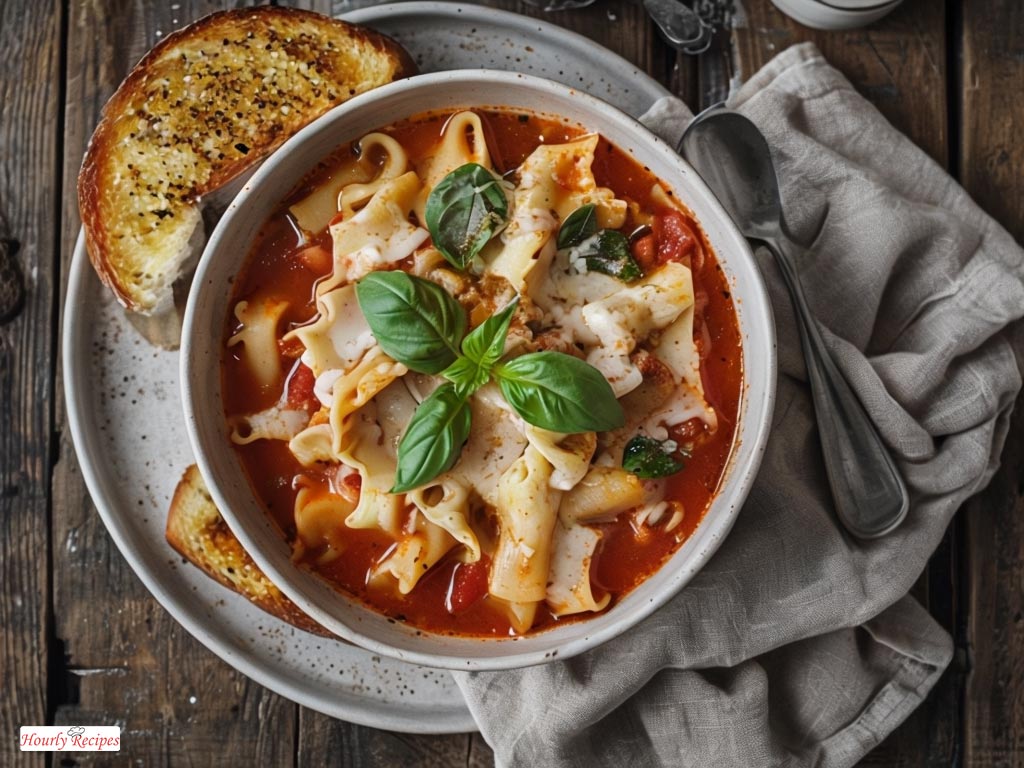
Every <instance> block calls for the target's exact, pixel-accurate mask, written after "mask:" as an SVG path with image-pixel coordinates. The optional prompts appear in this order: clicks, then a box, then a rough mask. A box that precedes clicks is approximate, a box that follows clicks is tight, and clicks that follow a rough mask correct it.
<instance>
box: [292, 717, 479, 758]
mask: <svg viewBox="0 0 1024 768" xmlns="http://www.w3.org/2000/svg"><path fill="white" fill-rule="evenodd" d="M481 745H482V747H481ZM325 755H330V756H331V759H332V760H334V761H336V762H337V763H338V764H339V765H344V766H346V768H389V767H390V766H395V765H401V766H408V767H409V768H449V767H450V766H456V765H457V766H466V768H490V766H491V765H493V757H492V755H491V752H490V750H489V749H488V748H487V745H486V744H483V739H481V738H480V737H479V736H476V737H475V739H474V737H472V736H470V735H469V734H454V735H450V736H418V735H413V734H405V733H392V732H390V731H381V730H377V729H375V728H366V727H363V726H359V725H353V724H352V723H346V722H343V721H341V720H334V719H332V718H330V717H327V716H326V715H322V714H320V713H319V712H314V711H313V710H311V709H306V708H302V709H300V712H299V743H298V766H299V768H316V766H320V765H323V764H324V756H325Z"/></svg>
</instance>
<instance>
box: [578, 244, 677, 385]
mask: <svg viewBox="0 0 1024 768" xmlns="http://www.w3.org/2000/svg"><path fill="white" fill-rule="evenodd" d="M692 305H693V281H692V278H691V275H690V270H689V268H688V267H686V266H684V265H682V264H679V263H677V262H671V261H670V262H668V263H667V264H665V265H663V266H662V267H660V268H659V269H657V270H656V271H654V272H652V273H650V274H649V275H647V276H646V277H644V278H643V279H642V280H640V281H638V282H637V283H634V284H633V285H630V286H626V287H623V288H622V289H620V290H619V291H618V292H616V293H614V294H612V295H611V296H608V297H607V298H604V299H601V300H599V301H594V302H591V303H589V304H587V305H585V306H584V307H583V309H582V310H581V314H582V317H583V321H584V322H585V323H586V324H587V326H588V327H589V328H590V330H591V331H592V332H593V333H594V335H595V336H597V338H598V339H599V340H600V346H598V347H596V348H594V349H592V350H590V351H589V354H588V355H587V362H588V363H590V364H591V365H593V366H594V367H595V368H597V370H599V371H600V372H601V373H602V374H604V376H605V378H606V379H608V383H609V384H610V385H611V387H612V391H613V392H615V395H616V397H622V396H623V395H625V394H627V393H628V392H630V391H632V390H634V389H636V388H637V387H638V386H639V385H640V383H641V382H642V381H643V375H642V374H641V372H640V370H639V369H638V368H637V367H636V366H635V365H634V364H633V363H632V362H631V361H630V359H629V355H630V353H631V352H632V351H633V350H634V349H635V348H636V345H637V343H638V342H640V341H642V340H643V339H645V338H646V337H647V336H648V334H650V333H651V332H652V331H656V330H661V329H663V328H665V327H667V326H668V325H670V324H671V323H672V322H674V321H675V320H676V319H677V318H678V317H679V316H680V315H681V314H682V313H683V311H684V310H686V309H687V308H689V307H691V306H692Z"/></svg>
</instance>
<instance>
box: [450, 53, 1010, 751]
mask: <svg viewBox="0 0 1024 768" xmlns="http://www.w3.org/2000/svg"><path fill="white" fill-rule="evenodd" d="M730 106H732V107H734V108H736V109H738V110H739V111H740V112H742V113H744V114H745V115H747V116H748V117H750V118H751V119H752V120H753V121H754V122H755V123H756V124H757V125H758V126H759V127H760V128H761V130H762V131H763V132H764V133H765V135H766V136H767V138H768V142H769V144H770V145H771V148H772V154H773V157H774V159H775V161H776V164H777V166H778V171H779V177H780V180H781V184H782V187H783V195H784V203H785V210H786V214H787V220H788V223H789V225H790V229H791V230H792V231H793V234H794V236H795V239H796V240H797V241H799V242H802V243H803V244H804V245H806V246H809V247H810V253H809V254H808V257H807V259H806V260H805V262H804V263H803V264H800V265H799V267H800V271H801V276H802V280H803V284H804V287H805V288H806V291H807V295H808V300H809V302H810V306H811V309H812V311H813V312H814V313H815V315H816V317H817V318H818V320H819V323H820V325H821V327H822V331H823V334H824V336H825V340H826V343H828V345H829V346H830V348H831V350H832V351H833V352H834V353H835V355H836V357H837V359H838V361H839V364H840V365H841V367H842V369H843V370H844V371H845V373H846V374H847V376H848V377H849V379H850V382H851V384H852V385H853V387H854V389H855V390H856V391H857V392H858V394H859V395H860V397H861V399H862V400H863V401H864V403H865V406H866V407H867V409H868V411H869V413H870V414H871V416H872V418H873V419H874V421H875V422H876V423H877V424H878V426H879V428H880V429H881V431H882V434H883V436H884V438H885V440H886V441H887V442H888V444H889V445H890V446H891V447H892V449H893V451H894V452H895V454H896V456H897V457H898V459H899V462H900V467H901V469H902V471H903V473H904V475H905V477H906V480H907V483H908V486H909V487H910V490H911V494H912V508H911V512H910V515H909V517H908V519H907V521H906V522H905V523H904V524H903V526H902V527H901V528H900V529H899V530H898V531H896V532H895V533H893V534H892V535H890V536H888V537H886V538H884V539H882V540H880V541H875V542H868V543H865V542H858V541H854V540H852V539H850V538H848V537H846V536H845V535H844V534H843V532H842V531H841V530H840V529H839V528H838V526H837V523H836V521H835V519H834V516H833V512H832V503H831V496H830V492H829V489H828V486H827V484H826V481H825V472H824V467H823V465H822V460H821V457H820V453H819V445H818V440H817V434H816V431H815V424H814V412H813V408H812V405H811V400H810V396H809V393H808V387H807V382H806V376H805V369H804V365H803V357H802V353H801V349H800V343H799V340H798V335H797V330H796V325H795V323H794V319H793V312H792V308H791V305H790V301H789V297H788V295H787V293H786V290H785V287H784V285H783V283H782V281H781V278H780V276H779V274H778V272H777V271H776V268H775V266H774V264H773V263H772V261H771V258H770V256H769V255H768V254H767V253H765V252H763V251H762V252H760V253H759V254H758V259H759V261H760V264H761V266H762V268H763V270H764V272H765V274H766V277H767V282H768V289H769V292H770V294H771V299H772V304H773V306H774V310H775V318H776V324H777V327H778V337H779V366H780V369H779V383H778V402H777V404H776V408H775V414H774V419H773V431H772V436H771V438H770V441H769V445H768V450H767V454H766V456H765V459H764V464H763V467H762V469H761V473H760V476H759V477H758V479H757V482H756V484H755V486H754V488H753V491H752V493H751V495H750V498H749V500H748V502H747V504H746V506H745V507H744V509H743V511H742V512H741V514H740V516H739V519H738V520H737V522H736V525H735V527H734V528H733V530H732V532H731V533H730V535H729V537H728V538H727V540H726V541H725V543H724V544H723V546H722V548H721V550H720V551H719V552H718V553H717V554H716V555H715V557H714V558H713V559H712V560H711V562H710V563H709V564H708V565H707V567H705V568H704V570H703V571H701V573H700V574H698V576H697V577H696V578H695V579H694V580H693V581H692V582H691V584H690V585H689V586H687V587H686V589H684V590H683V591H682V592H681V593H680V594H679V595H678V596H677V597H676V598H675V599H674V600H673V601H671V602H670V603H669V604H668V605H667V606H666V607H665V608H664V609H663V610H661V611H659V612H657V613H656V614H655V615H653V616H652V617H651V618H649V619H648V620H646V621H645V622H644V623H643V624H641V625H640V626H638V627H637V628H635V629H634V630H633V631H630V632H628V633H626V634H625V635H623V636H621V637H619V638H617V639H616V640H613V641H611V642H609V643H607V644H606V645H604V646H602V647H601V648H599V649H597V650H595V651H593V652H591V653H588V654H585V655H583V656H580V657H577V658H574V659H570V660H568V661H565V662H559V663H554V664H548V665H545V666H541V667H533V668H530V669H524V670H516V671H512V672H503V673H456V674H455V679H456V681H457V683H458V684H459V686H460V688H461V689H462V692H463V693H464V694H465V697H466V700H467V702H468V703H469V708H470V710H471V711H472V713H473V716H474V717H475V718H476V721H477V723H478V724H479V726H480V730H481V731H482V733H483V735H484V737H485V738H486V739H487V741H488V743H489V744H490V745H491V746H492V747H493V749H494V752H495V756H496V760H497V763H498V765H499V766H586V768H596V767H597V766H616V768H618V767H619V766H622V765H627V764H639V765H644V766H647V765H664V766H716V768H719V767H722V766H737V767H739V766H742V767H743V768H750V767H751V766H779V765H781V766H812V765H813V766H822V767H824V768H831V767H833V766H850V765H853V764H854V763H856V762H857V761H858V760H859V759H860V758H861V757H862V756H863V755H864V754H865V753H866V752H867V751H868V750H870V749H871V748H872V747H874V746H875V745H876V744H878V743H879V742H880V741H881V740H882V739H883V738H884V737H885V736H886V735H887V734H888V733H890V732H891V731H892V730H893V729H894V728H895V727H896V726H897V725H898V724H899V723H900V722H901V721H902V720H903V719H904V718H905V717H906V716H907V715H908V714H909V713H910V712H911V711H912V710H913V708H914V707H915V706H917V704H919V703H920V702H921V701H922V699H923V698H924V697H925V695H926V694H927V693H928V691H929V690H930V689H931V687H932V686H933V685H934V683H935V682H936V680H937V679H938V678H939V676H940V675H941V674H942V671H943V669H945V667H946V665H947V664H948V663H949V660H950V657H951V655H952V644H951V642H950V638H949V637H948V635H947V634H946V633H945V632H944V631H943V630H942V628H941V627H939V626H938V625H937V624H936V623H935V622H934V621H933V620H932V618H931V617H930V616H929V615H928V614H927V612H925V611H924V610H923V609H922V608H921V607H920V606H919V605H918V604H917V603H916V602H915V601H914V600H913V598H911V597H908V596H907V590H908V589H909V588H910V587H911V585H912V584H913V583H914V581H915V579H916V578H917V577H918V575H919V574H920V573H921V571H922V569H923V568H924V566H925V564H926V562H927V560H928V557H929V556H930V555H931V553H932V551H933V550H934V549H935V547H936V545H937V544H938V542H939V540H940V539H941V537H942V534H943V531H945V529H946V525H947V524H948V522H949V520H950V518H951V517H952V515H953V513H954V512H955V511H956V509H957V508H958V507H959V506H960V505H961V503H962V502H963V501H964V500H965V499H966V498H967V497H968V496H970V495H971V494H973V493H975V492H976V491H978V490H979V489H980V488H981V487H983V486H984V485H985V483H987V482H988V480H989V479H990V478H991V476H992V474H993V472H994V471H995V469H996V465H997V462H998V456H999V453H1000V449H1001V447H1002V445H1003V441H1004V438H1005V436H1006V431H1007V428H1008V422H1009V414H1010V410H1011V408H1012V405H1013V402H1014V398H1015V395H1016V393H1017V391H1018V389H1019V388H1020V374H1019V369H1018V364H1017V360H1016V358H1015V355H1014V351H1013V345H1012V344H1011V343H1010V340H1009V338H1008V331H1007V330H1006V329H1007V326H1008V324H1010V323H1012V322H1013V321H1014V320H1016V319H1018V318H1019V317H1021V316H1022V314H1024V253H1022V251H1021V249H1020V248H1019V247H1018V246H1017V245H1016V244H1015V243H1014V242H1013V240H1012V238H1011V237H1010V236H1009V235H1008V234H1007V233H1006V232H1005V231H1004V230H1003V229H1002V228H1000V227H999V226H998V225H997V224H996V223H995V222H994V221H992V219H990V218H989V217H988V216H986V215H985V214H984V212H982V211H981V210H980V209H979V208H978V207H977V206H976V205H975V204H974V203H973V202H971V200H970V199H969V198H968V196H967V195H966V193H965V192H964V191H963V190H962V189H961V188H960V187H959V186H958V185H957V184H956V183H955V182H954V181H953V180H952V179H951V178H950V177H949V176H948V175H946V173H945V172H944V171H943V170H942V169H941V168H940V167H939V166H937V165H936V164H935V163H934V162H932V161H931V160H930V159H929V158H928V157H927V156H926V155H925V154H924V153H923V152H922V151H921V150H919V149H918V148H917V147H915V146H914V145H913V144H911V142H910V141H908V140H907V139H906V137H904V136H902V135H901V134H900V133H898V132H897V131H896V130H895V129H893V127H892V126H891V125H889V123H888V122H886V120H885V119H884V118H883V117H882V116H881V115H880V114H879V113H878V112H877V111H876V110H875V109H874V108H873V107H872V106H871V105H870V104H869V103H868V102H867V101H865V100H864V99H863V98H861V97H860V96H859V95H858V94H857V93H856V92H855V91H854V90H853V88H852V87H851V85H850V84H849V82H847V80H846V79H845V78H844V77H843V76H842V75H841V74H839V73H838V72H837V71H836V70H834V69H833V68H832V67H830V66H829V65H828V64H827V63H826V62H825V61H824V59H823V58H822V57H821V55H820V54H819V53H818V51H817V49H816V48H814V47H813V46H811V45H802V46H798V47H795V48H791V49H790V50H787V51H785V52H784V53H782V54H780V55H779V56H778V57H776V58H775V59H774V60H773V61H772V62H770V63H769V64H768V65H767V66H766V67H765V68H764V69H763V70H762V71H761V72H759V73H758V74H757V75H756V76H754V77H753V78H752V79H751V80H750V81H749V82H747V83H746V84H745V85H744V86H743V87H741V88H740V89H739V91H738V92H737V93H736V94H734V96H733V97H732V98H731V99H730ZM646 117H647V118H648V124H650V125H652V126H653V127H654V129H655V130H656V131H657V132H660V133H661V134H662V136H664V137H665V138H666V139H668V140H669V141H673V142H674V140H675V139H677V138H678V137H679V135H681V132H682V129H683V127H684V125H685V121H686V120H687V119H689V117H690V113H689V112H688V111H687V110H686V109H685V107H683V106H682V105H681V104H680V102H678V101H675V100H664V101H663V102H662V103H660V104H658V105H657V106H656V108H655V109H653V110H652V112H651V113H650V114H649V115H647V116H646ZM826 205H827V206H828V207H827V211H828V213H827V215H826V214H825V211H826ZM823 219H824V221H823V223H822V220H823Z"/></svg>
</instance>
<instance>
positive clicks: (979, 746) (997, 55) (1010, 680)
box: [959, 0, 1024, 768]
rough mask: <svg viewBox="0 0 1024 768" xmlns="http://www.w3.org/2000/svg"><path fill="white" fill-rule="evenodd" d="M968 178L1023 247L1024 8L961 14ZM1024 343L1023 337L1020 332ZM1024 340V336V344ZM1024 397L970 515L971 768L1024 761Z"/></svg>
mask: <svg viewBox="0 0 1024 768" xmlns="http://www.w3.org/2000/svg"><path fill="white" fill-rule="evenodd" d="M962 13H963V16H962V19H961V23H960V28H961V30H962V39H961V41H960V43H961V50H962V59H963V70H962V73H961V77H960V80H959V82H960V86H961V98H962V102H961V105H960V114H961V115H962V129H961V134H960V163H959V166H960V167H959V170H960V179H961V182H962V183H963V185H964V187H965V188H966V189H967V191H968V192H969V193H970V194H971V196H972V197H973V198H974V199H975V200H976V201H977V202H978V203H979V204H980V205H981V206H982V208H984V209H985V210H986V211H988V212H989V213H990V214H992V216H993V217H995V219H996V220H997V221H998V222H999V223H1000V224H1002V225H1003V226H1004V227H1006V229H1008V230H1009V231H1010V233H1011V234H1012V235H1013V236H1014V237H1015V238H1016V239H1017V241H1018V242H1021V241H1024V142H1022V141H1021V126H1022V125H1024V103H1022V101H1021V93H1022V92H1024V7H1022V6H1021V4H1020V3H1018V2H1014V1H1013V0H992V1H991V2H984V3H979V2H976V1H975V0H968V1H967V2H965V3H963V6H962ZM1021 335H1024V334H1021ZM1018 338H1019V339H1020V336H1019V337H1018ZM1022 411H1024V396H1022V397H1021V398H1019V399H1018V400H1017V408H1016V413H1015V415H1014V419H1013V424H1012V426H1011V428H1010V439H1009V441H1008V445H1007V448H1006V450H1005V451H1004V453H1003V456H1002V467H1001V468H1000V470H999V472H998V474H997V475H996V477H995V479H994V480H993V481H992V484H991V485H990V486H989V487H988V489H986V490H985V492H984V493H982V494H981V495H980V496H978V497H977V498H975V499H972V500H971V501H970V502H969V503H968V504H967V505H966V508H965V511H964V514H965V515H966V529H967V573H968V578H969V585H970V589H969V592H968V594H967V595H966V596H965V599H966V601H967V602H968V606H967V609H968V615H969V617H970V623H969V627H968V631H967V635H968V640H969V651H970V656H969V660H970V672H969V675H968V678H967V689H966V695H965V698H964V710H965V711H964V730H965V741H966V744H965V754H964V757H965V762H964V764H965V765H969V766H978V767H979V768H990V767H991V768H995V766H1013V765H1020V764H1021V763H1022V762H1024V589H1022V587H1024V445H1022V438H1021V436H1022V435H1024V413H1022Z"/></svg>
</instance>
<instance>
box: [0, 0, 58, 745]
mask: <svg viewBox="0 0 1024 768" xmlns="http://www.w3.org/2000/svg"><path fill="white" fill-rule="evenodd" d="M62 27H63V13H62V9H61V8H60V6H59V5H56V4H53V3H34V4H28V3H24V4H22V3H3V4H0V50H2V51H3V52H4V53H3V60H4V64H3V66H2V67H0V148H2V152H0V217H2V218H3V219H4V220H5V221H6V224H7V226H9V228H10V231H9V233H4V234H0V237H6V236H8V234H9V237H10V238H12V239H13V240H15V241H16V242H17V243H18V244H19V246H18V248H17V250H16V259H17V260H18V262H19V263H20V265H21V268H22V271H23V272H24V275H25V283H26V300H25V304H24V308H23V310H22V311H21V314H20V315H19V316H18V317H16V318H15V319H14V320H12V321H11V322H9V323H8V324H6V325H3V326H0V627H2V629H3V631H2V636H0V681H2V685H0V764H3V765H10V764H13V763H14V762H15V761H16V760H17V761H18V763H19V764H20V765H42V764H43V759H42V755H25V756H22V755H20V754H19V753H18V743H17V735H18V729H19V727H20V726H22V725H42V724H45V723H46V718H47V714H48V707H49V706H50V701H49V696H48V691H47V676H48V668H49V664H50V657H49V654H48V649H49V644H48V642H47V639H48V637H49V635H50V631H51V627H50V624H51V621H52V615H51V610H50V605H49V599H48V596H49V593H50V563H49V538H48V533H47V531H48V525H47V520H48V519H49V514H50V509H49V498H50V495H49V474H50V455H51V451H52V449H53V436H52V409H51V404H52V403H53V400H54V389H53V375H52V372H53V367H52V361H53V356H54V352H55V341H56V339H55V336H54V320H55V314H54V307H55V302H56V298H57V297H56V287H55V284H54V279H55V271H56V270H55V264H54V259H55V254H56V252H57V245H56V241H57V228H56V226H55V222H56V221H57V215H58V212H57V206H58V200H57V194H58V188H57V187H58V180H59V173H60V165H59V160H58V150H59V146H60V144H59V142H60V107H61V105H60V92H61V90H60V89H61V78H62V72H61V66H60V63H61V33H62ZM23 758H24V759H23Z"/></svg>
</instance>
